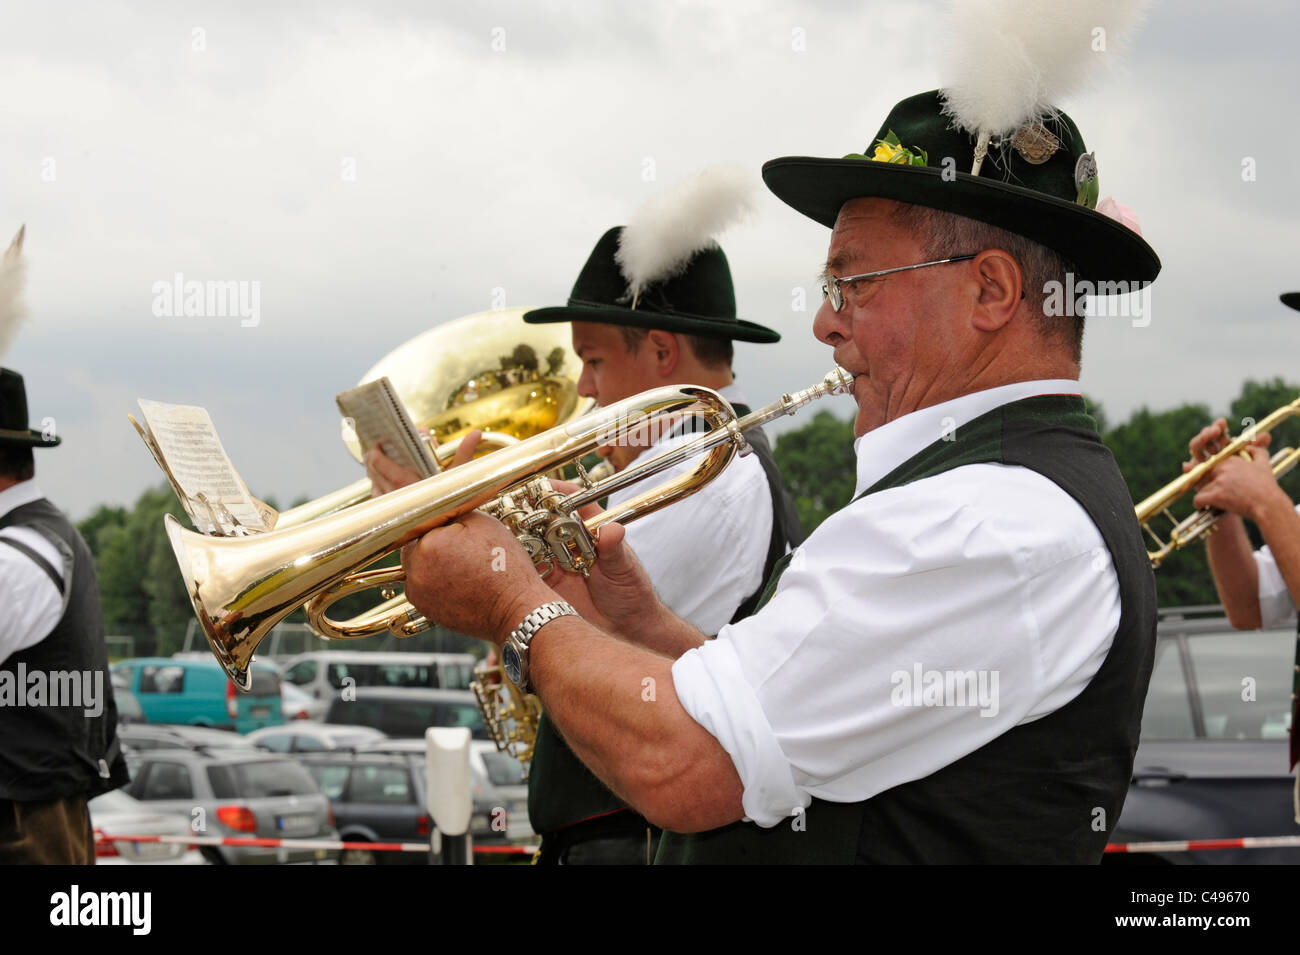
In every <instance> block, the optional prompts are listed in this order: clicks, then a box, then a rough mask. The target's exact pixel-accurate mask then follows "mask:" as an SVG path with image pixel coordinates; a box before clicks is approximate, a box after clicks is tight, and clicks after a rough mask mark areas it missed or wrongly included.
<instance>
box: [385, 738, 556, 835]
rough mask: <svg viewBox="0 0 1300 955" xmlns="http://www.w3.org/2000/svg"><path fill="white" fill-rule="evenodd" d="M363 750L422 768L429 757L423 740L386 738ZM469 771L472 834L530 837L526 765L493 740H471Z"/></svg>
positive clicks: (531, 828)
mask: <svg viewBox="0 0 1300 955" xmlns="http://www.w3.org/2000/svg"><path fill="white" fill-rule="evenodd" d="M362 750H363V751H364V752H373V753H392V754H396V755H405V756H408V757H410V758H412V759H414V760H415V761H416V762H417V763H418V765H420V766H421V767H423V766H424V765H425V760H426V759H427V758H428V757H427V752H426V745H425V741H424V740H423V739H386V740H379V741H377V742H374V743H368V744H366V745H365V746H364V747H362ZM469 771H470V779H471V785H472V786H473V796H474V808H473V810H472V812H473V815H472V816H471V817H470V824H469V828H470V833H471V834H472V835H473V836H474V841H475V842H484V843H486V842H514V841H517V840H520V839H529V838H531V837H532V836H533V835H534V833H533V827H532V825H531V824H530V823H529V821H528V782H527V780H526V777H525V776H524V767H523V765H522V764H521V763H520V762H519V760H517V759H515V758H514V757H513V756H511V755H510V754H509V753H503V752H501V751H499V750H498V749H497V747H496V744H495V743H493V742H491V741H490V740H475V739H472V740H470V744H469Z"/></svg>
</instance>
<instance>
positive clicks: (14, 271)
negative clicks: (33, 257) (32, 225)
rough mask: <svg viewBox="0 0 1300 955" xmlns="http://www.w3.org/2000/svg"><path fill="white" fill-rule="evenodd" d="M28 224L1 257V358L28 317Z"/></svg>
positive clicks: (21, 229) (19, 231) (20, 230)
mask: <svg viewBox="0 0 1300 955" xmlns="http://www.w3.org/2000/svg"><path fill="white" fill-rule="evenodd" d="M26 232H27V226H23V227H22V228H20V229H19V230H18V234H17V235H16V236H14V240H13V242H11V243H10V244H9V248H8V249H6V250H5V254H4V258H2V259H0V358H3V357H4V355H5V353H6V352H7V351H9V343H10V342H12V341H13V340H14V335H16V334H17V333H18V326H19V325H21V324H22V322H23V319H24V318H26V317H27V306H26V303H25V302H24V301H23V287H24V286H25V285H26V279H27V263H26V261H24V259H23V236H24V235H25V234H26Z"/></svg>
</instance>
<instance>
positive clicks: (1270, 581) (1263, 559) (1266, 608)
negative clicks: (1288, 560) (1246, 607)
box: [1255, 506, 1300, 630]
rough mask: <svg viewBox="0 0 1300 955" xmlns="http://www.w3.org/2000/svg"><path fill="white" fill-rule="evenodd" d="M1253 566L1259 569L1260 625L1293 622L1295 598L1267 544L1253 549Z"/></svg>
mask: <svg viewBox="0 0 1300 955" xmlns="http://www.w3.org/2000/svg"><path fill="white" fill-rule="evenodd" d="M1296 512H1297V513H1300V506H1297V507H1296ZM1255 567H1256V569H1257V570H1258V571H1259V615H1260V620H1261V623H1260V626H1261V627H1262V628H1264V629H1265V630H1267V629H1268V628H1270V627H1280V626H1282V625H1283V624H1285V623H1294V622H1295V618H1296V607H1295V600H1294V599H1293V598H1292V597H1291V593H1290V591H1289V590H1287V586H1286V581H1285V580H1284V579H1283V578H1282V571H1281V570H1279V569H1278V566H1277V560H1276V558H1274V557H1273V552H1272V551H1271V550H1269V549H1268V547H1267V546H1265V547H1261V548H1260V549H1259V550H1257V551H1255Z"/></svg>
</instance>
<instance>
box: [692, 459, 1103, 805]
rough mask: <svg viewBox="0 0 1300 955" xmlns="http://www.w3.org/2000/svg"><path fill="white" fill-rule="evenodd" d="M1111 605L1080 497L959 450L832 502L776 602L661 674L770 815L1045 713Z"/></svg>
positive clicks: (889, 775) (1098, 647)
mask: <svg viewBox="0 0 1300 955" xmlns="http://www.w3.org/2000/svg"><path fill="white" fill-rule="evenodd" d="M1080 608H1087V610H1088V612H1087V613H1085V614H1081V613H1080V612H1079V611H1080ZM1118 623H1119V585H1118V581H1117V579H1116V576H1115V572H1114V567H1113V564H1112V563H1111V560H1110V554H1109V551H1108V550H1107V549H1106V547H1105V545H1104V542H1103V541H1102V538H1101V535H1100V533H1099V532H1098V531H1097V529H1096V526H1095V525H1094V524H1093V523H1092V521H1091V520H1090V519H1089V518H1088V516H1087V514H1086V513H1085V512H1084V511H1083V509H1082V507H1080V506H1079V504H1078V503H1077V502H1075V501H1074V500H1073V499H1072V498H1071V497H1069V495H1067V494H1066V493H1065V492H1064V491H1062V490H1061V489H1060V488H1058V487H1057V486H1056V485H1054V484H1052V483H1051V482H1050V481H1048V480H1047V479H1046V478H1043V477H1042V476H1041V475H1038V474H1036V473H1034V472H1032V471H1028V470H1026V469H1023V468H1015V467H1004V466H1002V465H992V464H990V465H971V466H967V467H963V468H958V469H954V470H952V471H949V472H946V473H944V474H941V475H938V476H935V477H931V478H927V479H925V480H924V481H918V482H915V483H913V484H910V485H907V486H905V487H902V488H895V489H891V490H888V491H882V492H879V493H877V494H873V495H870V496H868V497H865V498H863V499H861V500H858V501H856V502H854V503H853V504H851V505H850V506H849V507H847V508H845V509H843V510H841V511H840V512H838V513H836V514H835V515H833V516H832V517H831V518H829V519H828V520H827V521H826V522H824V523H823V524H822V525H821V526H820V527H819V528H818V529H817V531H816V532H815V533H814V534H813V535H812V536H811V537H810V538H809V539H808V540H807V541H806V542H805V543H804V545H803V546H802V547H800V548H799V549H798V550H796V551H795V554H794V557H793V559H792V561H791V564H790V567H789V568H788V570H787V571H786V573H785V575H784V576H783V577H782V580H781V584H780V586H779V587H778V589H777V592H776V594H775V595H774V597H773V598H772V600H771V601H770V603H769V604H768V605H767V606H766V607H765V608H764V609H763V610H762V611H760V612H759V613H758V614H756V615H754V616H752V617H750V618H748V619H747V620H744V621H741V622H740V623H738V624H734V625H731V626H728V627H724V628H723V630H722V631H721V632H720V633H719V634H718V638H717V639H716V640H714V641H709V642H708V643H706V644H704V645H703V646H702V647H700V648H698V649H696V650H692V651H690V652H689V653H687V654H685V655H683V656H682V657H681V658H680V659H679V660H678V661H677V662H676V663H675V665H674V667H673V681H674V687H675V689H676V692H677V695H678V698H679V699H680V700H681V702H682V705H683V706H684V707H685V709H686V710H687V712H688V713H690V715H691V716H692V717H693V718H694V719H695V720H696V721H697V722H699V723H700V724H701V725H702V726H703V727H704V728H705V729H707V730H708V731H709V732H710V733H712V734H713V735H714V736H715V737H716V738H717V739H718V741H719V743H720V744H721V745H722V747H723V748H724V749H725V750H726V751H727V752H728V754H730V756H731V758H732V761H733V763H734V764H735V767H736V771H737V773H738V775H739V776H740V779H741V782H742V784H743V786H744V796H743V808H744V811H745V813H746V815H747V817H748V818H750V819H752V820H753V821H754V822H756V823H758V824H759V825H762V826H772V825H775V824H776V823H778V822H779V821H780V820H782V819H784V818H786V817H788V816H790V815H791V814H792V812H793V811H795V810H796V809H797V808H801V807H806V806H807V805H808V804H809V803H810V802H811V800H812V798H813V797H817V798H821V799H825V800H829V801H832V802H853V801H859V800H862V799H867V798H870V797H871V796H873V795H875V794H876V793H879V792H882V791H884V790H886V789H889V788H891V787H893V786H896V785H899V784H901V783H904V782H908V781H910V780H913V779H919V778H922V777H924V776H927V775H929V774H930V773H933V772H935V771H936V770H938V769H940V768H942V767H943V766H945V765H947V764H949V763H951V762H954V761H956V760H957V759H960V758H961V757H962V756H965V755H967V754H968V753H971V752H973V751H974V750H976V749H978V748H979V747H980V746H983V745H984V744H985V743H987V742H989V741H990V740H992V739H994V738H996V737H997V736H1000V735H1001V734H1003V733H1005V732H1006V731H1007V730H1009V729H1010V728H1011V727H1013V726H1015V725H1017V724H1019V723H1022V722H1029V721H1032V720H1034V719H1038V718H1040V717H1042V716H1045V715H1047V714H1048V713H1050V712H1053V711H1054V710H1056V709H1058V708H1059V707H1061V706H1063V705H1064V704H1065V703H1067V702H1069V701H1070V700H1071V699H1073V698H1074V697H1075V696H1077V695H1078V694H1079V693H1080V692H1082V690H1083V688H1084V687H1085V686H1086V685H1087V683H1088V681H1089V680H1091V678H1092V677H1093V675H1095V674H1096V672H1097V670H1098V669H1099V668H1100V666H1101V663H1102V661H1103V660H1104V659H1105V656H1106V653H1107V651H1108V650H1109V648H1110V643H1111V640H1112V639H1113V637H1114V634H1115V631H1116V628H1117V626H1118Z"/></svg>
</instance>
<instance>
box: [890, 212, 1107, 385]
mask: <svg viewBox="0 0 1300 955" xmlns="http://www.w3.org/2000/svg"><path fill="white" fill-rule="evenodd" d="M894 222H895V224H896V225H898V226H899V227H900V228H904V229H907V230H909V231H910V232H911V233H912V234H913V235H914V236H916V237H917V239H918V241H919V242H920V243H921V248H922V250H923V251H924V253H925V255H926V256H927V257H928V258H931V259H944V258H947V257H948V256H952V255H968V254H970V253H972V252H981V251H983V250H984V249H1002V250H1004V251H1006V252H1009V253H1011V256H1012V257H1013V258H1014V259H1015V260H1016V262H1017V263H1019V265H1020V273H1021V276H1022V278H1023V281H1024V290H1025V303H1026V305H1027V306H1028V307H1029V311H1030V314H1031V315H1033V314H1035V313H1037V317H1039V318H1040V324H1039V326H1038V328H1039V331H1040V333H1041V334H1042V336H1043V337H1044V339H1046V340H1048V341H1059V342H1061V343H1063V344H1065V345H1067V346H1068V347H1069V349H1070V353H1071V355H1072V356H1073V358H1074V360H1075V362H1076V363H1077V362H1078V361H1079V360H1080V357H1081V355H1082V353H1083V316H1082V315H1079V316H1071V315H1066V316H1048V315H1046V314H1044V311H1043V308H1044V304H1045V302H1046V298H1047V293H1048V289H1049V287H1050V286H1049V283H1052V282H1057V283H1061V285H1064V284H1065V283H1066V273H1068V272H1071V271H1073V270H1074V266H1073V265H1072V264H1071V263H1070V262H1068V261H1067V260H1066V259H1065V258H1064V257H1063V256H1061V255H1060V254H1059V253H1057V252H1055V251H1054V250H1052V249H1049V248H1047V246H1045V245H1040V244H1039V243H1037V242H1035V241H1033V240H1032V239H1027V238H1025V237H1024V236H1022V235H1017V234H1016V233H1014V232H1008V231H1007V230H1006V229H1000V228H998V227H997V226H994V225H989V224H988V223H986V222H980V221H978V220H976V219H969V218H967V217H966V216H961V215H957V214H956V213H953V212H945V211H943V210H941V209H931V208H929V207H928V206H917V205H910V204H908V203H899V205H898V208H897V210H896V211H895V212H894Z"/></svg>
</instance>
